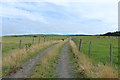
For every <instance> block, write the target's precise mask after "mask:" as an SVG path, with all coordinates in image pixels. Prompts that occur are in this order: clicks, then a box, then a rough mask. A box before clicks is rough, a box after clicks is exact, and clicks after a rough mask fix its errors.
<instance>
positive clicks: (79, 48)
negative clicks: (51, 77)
mask: <svg viewBox="0 0 120 80" xmlns="http://www.w3.org/2000/svg"><path fill="white" fill-rule="evenodd" d="M72 40H73V41H74V42H75V44H76V45H77V46H78V50H79V51H80V52H82V53H84V52H83V49H82V48H83V46H84V44H83V42H84V41H83V40H82V39H79V40H78V39H75V38H73V39H72ZM96 45H97V44H96ZM92 46H93V42H92V41H89V42H88V47H87V49H86V50H87V51H88V52H87V53H88V54H87V55H88V56H89V57H92V56H93V54H92V51H93V50H94V49H93V48H92ZM103 47H104V46H103ZM113 48H114V47H113V45H112V44H109V45H108V49H109V52H108V53H109V60H108V61H109V64H110V65H111V66H112V64H113V57H115V56H113ZM101 50H102V49H101ZM96 54H97V53H96Z"/></svg>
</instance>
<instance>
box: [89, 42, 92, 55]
mask: <svg viewBox="0 0 120 80" xmlns="http://www.w3.org/2000/svg"><path fill="white" fill-rule="evenodd" d="M91 49H92V42H91V41H90V44H89V57H90V55H91Z"/></svg>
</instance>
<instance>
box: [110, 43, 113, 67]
mask: <svg viewBox="0 0 120 80" xmlns="http://www.w3.org/2000/svg"><path fill="white" fill-rule="evenodd" d="M112 48H113V47H112V44H110V65H112V60H113V59H112V58H113V51H112Z"/></svg>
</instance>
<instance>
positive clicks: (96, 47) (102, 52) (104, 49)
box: [72, 36, 118, 66]
mask: <svg viewBox="0 0 120 80" xmlns="http://www.w3.org/2000/svg"><path fill="white" fill-rule="evenodd" d="M72 38H73V40H74V41H75V43H76V44H77V46H78V47H79V42H80V39H82V48H81V53H83V54H86V55H87V56H89V44H90V41H91V42H92V48H91V52H90V59H91V60H92V61H93V62H94V63H103V64H109V63H110V44H112V46H113V66H117V64H118V39H117V38H116V37H107V36H106V37H104V36H101V37H100V36H73V37H72Z"/></svg>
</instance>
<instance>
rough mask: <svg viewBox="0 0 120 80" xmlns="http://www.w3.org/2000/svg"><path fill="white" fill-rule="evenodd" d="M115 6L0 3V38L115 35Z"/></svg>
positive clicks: (101, 2) (112, 2)
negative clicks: (43, 35)
mask: <svg viewBox="0 0 120 80" xmlns="http://www.w3.org/2000/svg"><path fill="white" fill-rule="evenodd" d="M8 1H9V0H8ZM117 6H118V0H106V1H105V0H91V2H90V0H85V1H83V0H77V1H76V0H75V1H71V0H70V1H68V0H66V1H63V0H57V1H55V0H44V1H39V2H38V1H34V2H33V1H30V2H28V1H26V2H25V0H24V1H21V2H19V1H18V2H17V1H12V2H1V3H0V10H1V11H0V17H1V18H2V35H11V34H32V33H47V34H49V33H57V34H99V33H106V32H108V31H116V30H118V21H117V20H118V11H117V10H118V7H117Z"/></svg>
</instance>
